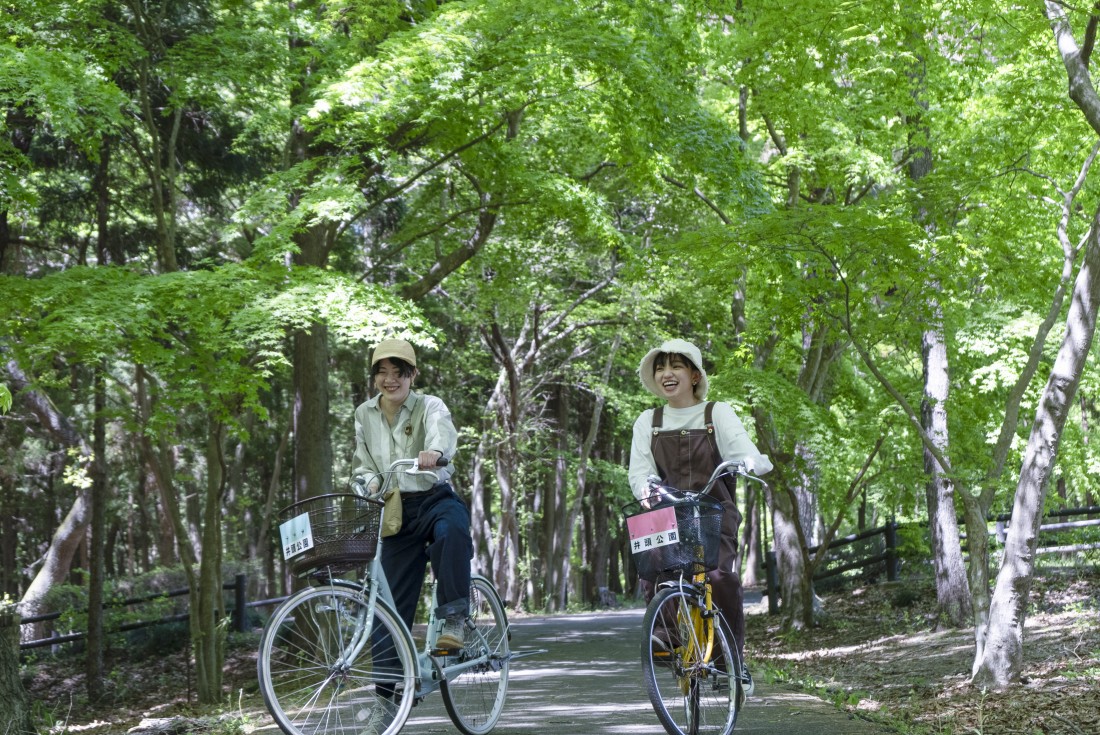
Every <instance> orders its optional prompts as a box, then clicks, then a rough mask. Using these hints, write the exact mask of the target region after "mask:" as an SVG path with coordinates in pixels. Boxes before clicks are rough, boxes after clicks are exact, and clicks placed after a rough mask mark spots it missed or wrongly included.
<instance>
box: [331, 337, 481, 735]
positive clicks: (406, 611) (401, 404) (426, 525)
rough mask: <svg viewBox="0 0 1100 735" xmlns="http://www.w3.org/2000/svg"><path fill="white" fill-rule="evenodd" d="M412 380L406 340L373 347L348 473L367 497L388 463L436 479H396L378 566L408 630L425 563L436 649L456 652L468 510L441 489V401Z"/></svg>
mask: <svg viewBox="0 0 1100 735" xmlns="http://www.w3.org/2000/svg"><path fill="white" fill-rule="evenodd" d="M418 374H419V370H418V369H417V366H416V353H415V351H414V350H413V347H412V345H411V344H409V343H408V342H406V341H405V340H402V339H388V340H384V341H382V342H380V343H379V344H378V345H377V346H376V347H375V348H374V354H373V355H372V357H371V371H370V375H371V382H372V384H373V387H374V388H375V390H376V391H377V394H376V395H375V396H374V397H372V398H371V399H369V400H368V401H366V402H364V403H363V404H361V405H360V406H359V407H358V408H356V409H355V462H354V466H353V469H352V472H353V474H354V475H355V476H357V477H366V478H375V479H374V480H373V481H372V482H373V483H375V484H373V486H370V487H368V488H367V491H368V493H370V494H373V492H374V491H376V490H377V489H378V488H377V484H376V483H377V482H378V479H377V478H379V477H380V476H381V474H380V473H382V472H383V471H384V470H386V469H387V468H388V467H389V466H390V464H391V463H392V462H394V461H395V460H399V459H417V460H418V465H419V467H420V469H421V470H431V471H432V472H433V473H434V474H435V476H436V477H438V480H435V478H432V479H425V478H428V477H431V475H407V474H402V475H400V480H399V482H398V487H397V490H396V491H397V492H400V493H401V496H400V499H401V506H402V520H401V526H400V530H398V531H397V532H396V534H394V535H392V536H389V537H388V538H387V539H386V542H385V544H384V545H383V546H382V567H383V569H384V570H385V572H386V577H387V578H388V579H389V582H390V587H391V589H392V591H393V597H394V603H395V605H396V607H397V612H398V614H399V615H400V616H401V618H402V619H403V620H404V621H405V624H406V625H408V626H412V624H413V618H414V617H415V615H416V607H417V603H418V602H419V598H420V590H421V588H422V587H423V585H424V576H425V574H426V571H427V564H428V562H429V561H431V565H432V571H433V573H434V575H435V578H436V580H437V582H438V586H437V588H436V595H437V600H438V604H439V607H438V608H437V609H436V611H435V615H436V618H437V619H439V620H441V621H443V628H442V630H441V631H440V634H439V638H438V640H437V642H436V643H437V646H438V647H440V648H443V649H459V648H462V645H463V642H464V639H465V633H466V630H465V627H466V622H465V621H466V616H467V611H468V600H467V595H468V594H469V590H470V559H471V557H472V556H473V542H472V540H471V538H470V513H469V510H468V509H467V507H466V504H465V503H464V502H463V501H462V499H461V498H460V497H459V496H458V495H457V494H456V493H455V491H454V489H453V488H452V487H451V484H450V482H448V478H449V477H450V475H451V472H452V468H451V465H450V464H449V460H451V459H452V458H453V457H454V455H455V452H456V451H457V446H458V432H457V431H456V430H455V426H454V423H453V422H452V421H451V413H450V411H449V410H448V409H447V406H446V404H445V403H444V402H443V401H442V400H441V399H440V398H437V397H436V396H431V395H425V394H422V393H416V392H413V390H412V386H413V383H414V381H415V380H416V377H417V375H418ZM441 460H446V461H447V462H448V463H447V464H446V466H444V465H443V463H442V462H441ZM437 462H439V464H437ZM385 717H386V713H384V712H381V711H377V712H376V713H375V715H374V717H372V719H377V720H379V723H372V724H382V721H383V720H384V719H385ZM368 729H369V728H368Z"/></svg>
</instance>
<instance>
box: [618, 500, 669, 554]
mask: <svg viewBox="0 0 1100 735" xmlns="http://www.w3.org/2000/svg"><path fill="white" fill-rule="evenodd" d="M626 529H627V531H628V532H629V533H630V552H631V553H632V554H639V553H641V552H643V551H649V550H651V549H655V548H657V547H659V546H670V545H672V544H678V543H680V533H679V530H678V527H677V525H676V509H675V508H673V507H671V506H670V507H668V508H658V509H657V510H651V511H649V512H648V513H639V514H638V515H636V516H630V517H629V518H627V519H626Z"/></svg>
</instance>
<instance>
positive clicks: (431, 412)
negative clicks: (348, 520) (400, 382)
mask: <svg viewBox="0 0 1100 735" xmlns="http://www.w3.org/2000/svg"><path fill="white" fill-rule="evenodd" d="M378 400H379V396H375V397H373V398H371V399H370V400H368V401H366V402H364V403H362V404H360V406H359V407H358V408H356V409H355V461H354V463H353V467H352V476H353V477H354V476H356V475H359V476H362V477H364V478H366V480H367V483H368V484H373V481H374V480H376V479H380V478H379V477H378V475H379V473H381V472H383V471H385V470H388V469H389V467H390V464H391V463H392V462H393V461H395V460H398V459H414V458H415V457H416V455H417V454H419V453H420V452H421V451H423V450H428V449H430V450H433V451H436V452H441V453H442V454H443V456H444V457H446V458H447V459H449V460H453V459H454V456H455V452H456V451H458V431H457V430H456V429H455V425H454V422H453V421H451V412H450V410H449V409H448V408H447V404H445V403H444V402H443V399H441V398H437V397H436V396H429V395H425V394H423V393H414V392H410V393H409V397H408V398H406V399H405V402H404V403H402V404H401V408H399V409H398V410H397V417H396V419H395V420H394V422H393V424H392V425H391V424H390V422H389V421H387V420H386V415H385V413H383V412H382V408H381V407H380V406H379V405H378ZM418 403H422V404H423V405H422V410H423V417H424V418H423V420H422V421H414V420H413V414H414V413H416V412H417V408H418V405H417V404H418ZM453 471H454V469H453V465H451V464H448V465H447V466H446V467H436V468H434V469H433V470H432V472H434V473H435V474H436V475H438V477H439V480H438V481H439V482H442V481H445V480H449V479H450V477H451V474H452V473H453ZM394 482H396V483H397V487H398V488H400V489H401V492H422V491H424V490H430V489H431V487H432V485H434V484H435V483H436V482H437V481H436V480H434V479H433V478H432V477H431V475H408V474H405V473H404V472H400V473H398V475H397V476H396V478H395V479H394Z"/></svg>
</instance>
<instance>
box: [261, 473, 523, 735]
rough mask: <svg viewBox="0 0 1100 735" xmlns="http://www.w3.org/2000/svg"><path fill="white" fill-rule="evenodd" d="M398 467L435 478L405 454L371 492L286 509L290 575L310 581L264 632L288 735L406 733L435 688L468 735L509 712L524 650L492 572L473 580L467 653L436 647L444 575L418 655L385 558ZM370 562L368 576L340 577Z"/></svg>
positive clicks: (265, 662) (280, 719)
mask: <svg viewBox="0 0 1100 735" xmlns="http://www.w3.org/2000/svg"><path fill="white" fill-rule="evenodd" d="M399 472H407V473H409V474H425V473H427V474H432V473H430V472H429V471H427V470H420V469H418V468H417V465H416V460H399V461H397V462H394V463H393V464H392V465H391V466H390V468H389V470H388V471H386V472H383V473H381V474H382V475H384V478H382V481H381V485H382V487H381V489H380V491H379V492H378V493H376V494H375V495H374V496H373V497H366V496H364V495H360V494H351V493H349V494H330V495H322V496H318V497H315V498H309V499H307V500H303V501H301V502H299V503H295V504H294V505H292V506H289V507H288V508H285V509H284V510H283V511H282V512H281V514H280V518H281V519H286V520H285V522H284V523H283V524H282V529H283V530H284V531H287V532H288V533H289V535H284V554H287V555H288V557H289V561H290V565H291V571H292V572H293V573H294V574H296V575H299V576H306V577H308V578H309V579H310V586H309V587H307V588H305V589H303V590H301V591H300V592H297V593H296V594H294V595H292V596H291V597H289V598H287V599H286V600H285V601H284V602H283V603H281V604H280V605H279V607H278V608H276V610H275V611H274V613H273V614H272V616H271V619H270V620H269V621H268V623H267V625H266V626H265V628H264V632H263V636H262V637H261V639H260V652H259V657H258V663H257V670H258V674H259V680H260V690H261V692H262V693H263V697H264V702H265V703H266V705H267V708H268V710H269V711H270V712H271V714H272V716H273V717H274V718H275V722H276V723H277V724H278V726H279V728H280V729H282V731H283V732H285V733H287V735H317V734H319V733H335V734H336V735H343V734H347V735H351V734H352V733H354V734H355V735H396V733H398V732H400V731H401V728H402V727H404V725H405V721H406V720H407V719H408V717H409V713H410V712H411V710H412V707H413V705H414V704H415V703H417V702H419V701H421V700H422V699H424V698H425V697H426V696H428V695H429V694H431V693H432V692H434V691H435V690H436V689H439V690H441V692H442V695H443V702H444V704H445V706H446V708H447V714H448V715H449V716H450V718H451V721H452V722H454V724H455V727H457V728H458V729H459V730H460V731H461V732H463V733H465V735H485V733H488V732H489V731H491V730H492V729H493V727H494V726H495V725H496V722H497V720H498V719H499V718H500V715H501V711H502V710H503V709H504V700H505V697H506V695H507V693H508V668H509V664H510V662H511V660H512V659H513V657H514V654H512V652H511V650H510V647H509V640H510V637H511V636H510V633H509V630H508V620H507V617H506V616H505V612H504V605H503V603H502V602H501V599H500V596H499V595H498V594H497V591H496V589H495V588H494V587H493V585H492V583H491V582H489V580H488V579H486V578H484V577H482V576H480V575H476V574H475V575H472V577H471V581H470V594H469V614H468V617H467V618H466V621H465V622H466V636H465V643H464V646H463V648H462V649H461V650H441V649H438V648H437V647H436V645H435V643H436V639H437V638H438V636H439V630H440V623H441V622H442V621H437V620H436V618H435V612H434V610H435V607H436V603H435V582H434V580H433V581H431V582H429V585H430V587H431V599H432V604H431V605H430V607H429V611H430V612H429V619H428V622H427V626H426V633H425V639H424V642H423V646H422V647H421V648H420V649H419V651H418V649H417V647H416V644H415V643H414V641H413V634H412V631H410V630H409V628H408V626H406V625H405V623H404V621H403V620H402V619H401V617H400V616H399V615H398V614H397V611H396V608H395V606H394V602H393V595H392V594H391V592H390V586H389V583H388V582H387V580H386V575H385V572H384V571H383V570H382V564H381V549H382V543H383V539H382V538H381V535H380V530H381V522H382V512H381V511H382V506H383V503H382V501H381V500H379V499H378V498H379V497H381V496H383V495H384V494H385V493H386V491H387V490H388V489H389V487H390V485H391V484H392V482H393V479H394V478H395V477H396V476H397V474H398V473H399ZM307 526H308V529H307ZM287 544H289V545H290V547H291V548H290V549H289V551H288V550H287V549H286V546H287ZM364 565H365V569H364ZM361 569H362V570H363V571H362V576H361V578H360V579H359V580H358V581H351V580H346V579H340V578H339V575H341V574H344V573H346V572H349V571H352V570H361Z"/></svg>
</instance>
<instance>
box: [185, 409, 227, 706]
mask: <svg viewBox="0 0 1100 735" xmlns="http://www.w3.org/2000/svg"><path fill="white" fill-rule="evenodd" d="M206 470H207V475H206V493H205V498H203V518H202V558H201V560H200V562H199V574H198V578H197V579H195V578H194V577H193V576H192V577H190V580H191V585H190V586H191V618H190V629H191V645H192V649H193V650H194V653H195V683H196V687H197V690H198V698H199V703H200V704H217V703H218V702H219V701H220V700H221V689H222V664H223V663H224V661H225V628H224V627H223V626H220V625H218V616H219V613H220V609H221V601H222V576H221V574H222V551H223V549H222V546H223V540H222V526H221V516H222V499H223V497H224V495H225V483H226V477H225V457H224V453H223V451H222V425H221V424H220V423H219V422H218V421H216V420H214V419H210V422H209V427H208V436H207V443H206Z"/></svg>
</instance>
